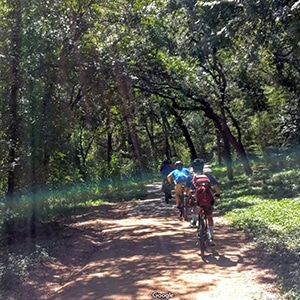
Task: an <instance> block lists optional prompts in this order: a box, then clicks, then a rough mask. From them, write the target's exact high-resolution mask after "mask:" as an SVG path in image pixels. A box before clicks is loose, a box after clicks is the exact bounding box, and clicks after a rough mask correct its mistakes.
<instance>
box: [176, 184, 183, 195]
mask: <svg viewBox="0 0 300 300" xmlns="http://www.w3.org/2000/svg"><path fill="white" fill-rule="evenodd" d="M183 184H184V183H177V184H176V185H175V194H176V195H177V196H180V195H181V194H182V192H183V191H184V189H183V187H182V185H183Z"/></svg>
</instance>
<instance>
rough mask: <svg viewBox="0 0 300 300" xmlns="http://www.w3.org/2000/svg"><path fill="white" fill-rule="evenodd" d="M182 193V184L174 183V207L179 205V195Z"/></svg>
mask: <svg viewBox="0 0 300 300" xmlns="http://www.w3.org/2000/svg"><path fill="white" fill-rule="evenodd" d="M181 194H182V184H181V183H180V184H176V185H175V202H176V207H177V208H179V206H180V196H181Z"/></svg>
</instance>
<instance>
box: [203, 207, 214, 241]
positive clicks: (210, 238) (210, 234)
mask: <svg viewBox="0 0 300 300" xmlns="http://www.w3.org/2000/svg"><path fill="white" fill-rule="evenodd" d="M204 211H205V215H206V219H207V223H208V228H207V229H208V241H209V245H210V246H214V245H215V242H214V220H213V216H212V214H213V206H212V205H207V206H204Z"/></svg>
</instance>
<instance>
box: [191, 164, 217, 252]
mask: <svg viewBox="0 0 300 300" xmlns="http://www.w3.org/2000/svg"><path fill="white" fill-rule="evenodd" d="M192 169H193V175H195V174H205V175H206V176H207V177H208V178H209V180H210V184H211V186H212V188H213V189H214V192H215V194H214V199H216V198H218V197H219V196H220V185H219V183H218V181H217V180H216V179H215V177H214V176H213V175H211V174H210V173H208V172H204V171H203V169H204V161H203V160H202V159H199V158H197V159H195V160H194V161H193V162H192ZM190 184H191V183H190V182H189V183H188V185H190ZM191 189H192V190H194V189H195V187H194V186H193V185H192V187H191ZM213 206H214V201H213V202H212V203H211V204H209V205H206V206H203V208H204V211H205V215H206V218H207V222H208V243H209V245H210V246H215V242H214V220H213V215H212V214H213ZM193 208H194V213H193V214H192V216H191V218H192V219H191V224H190V226H191V227H195V226H196V223H197V215H196V213H199V207H196V206H195V205H194V207H193Z"/></svg>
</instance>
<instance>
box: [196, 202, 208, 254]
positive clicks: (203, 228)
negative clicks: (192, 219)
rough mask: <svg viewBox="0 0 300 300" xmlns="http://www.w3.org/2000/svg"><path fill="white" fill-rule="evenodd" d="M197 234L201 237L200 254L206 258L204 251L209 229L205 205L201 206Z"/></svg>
mask: <svg viewBox="0 0 300 300" xmlns="http://www.w3.org/2000/svg"><path fill="white" fill-rule="evenodd" d="M197 236H198V239H199V248H200V255H201V257H202V259H204V253H205V250H206V244H207V241H208V231H207V218H206V215H205V211H204V208H203V206H200V211H199V214H198V228H197Z"/></svg>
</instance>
